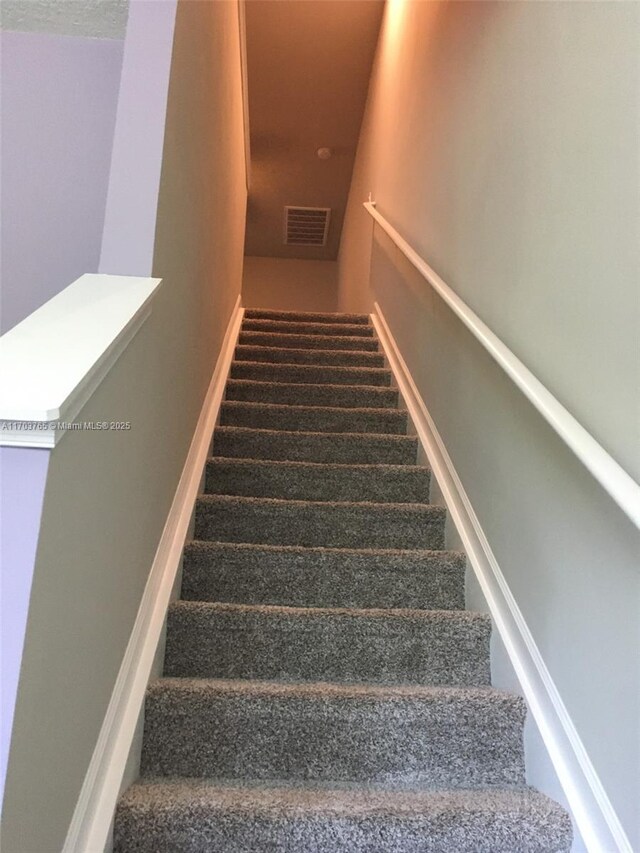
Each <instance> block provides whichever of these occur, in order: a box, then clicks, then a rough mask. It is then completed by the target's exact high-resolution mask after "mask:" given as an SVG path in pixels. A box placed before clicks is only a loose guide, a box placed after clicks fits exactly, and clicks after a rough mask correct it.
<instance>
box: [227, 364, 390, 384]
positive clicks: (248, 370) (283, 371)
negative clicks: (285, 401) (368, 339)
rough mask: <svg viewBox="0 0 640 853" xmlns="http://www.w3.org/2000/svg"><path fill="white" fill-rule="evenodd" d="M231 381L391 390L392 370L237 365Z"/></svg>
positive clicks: (290, 365)
mask: <svg viewBox="0 0 640 853" xmlns="http://www.w3.org/2000/svg"><path fill="white" fill-rule="evenodd" d="M230 375H231V379H253V380H255V381H257V382H286V383H289V384H291V383H294V384H297V383H301V384H308V385H314V384H321V385H378V386H384V387H389V386H390V385H391V373H390V372H389V371H388V370H381V369H379V368H365V367H312V366H309V365H303V364H301V365H296V364H260V363H258V362H253V361H234V362H233V364H232V365H231V374H230Z"/></svg>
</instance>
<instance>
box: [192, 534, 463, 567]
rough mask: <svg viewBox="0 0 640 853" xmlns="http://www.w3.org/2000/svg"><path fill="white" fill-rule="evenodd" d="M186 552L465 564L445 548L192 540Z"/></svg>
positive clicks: (460, 554)
mask: <svg viewBox="0 0 640 853" xmlns="http://www.w3.org/2000/svg"><path fill="white" fill-rule="evenodd" d="M186 548H187V550H207V549H211V550H214V549H226V548H233V549H238V548H239V549H246V550H247V551H253V552H260V551H273V552H283V553H292V554H294V553H302V554H313V553H316V554H318V555H323V554H345V555H348V554H353V555H357V556H367V555H369V556H373V557H375V556H380V557H389V558H391V557H406V558H410V559H411V560H419V559H421V558H422V559H426V558H434V557H437V558H442V559H448V560H451V561H453V562H455V563H457V564H460V565H464V564H465V563H466V559H467V558H466V555H465V554H464V552H462V551H453V550H448V549H445V548H440V549H438V548H331V547H327V546H324V545H271V544H269V543H265V544H260V543H258V544H256V543H254V542H217V541H216V540H213V539H197V538H196V539H192V540H191V541H190V542H189V543H188V544H187V545H186Z"/></svg>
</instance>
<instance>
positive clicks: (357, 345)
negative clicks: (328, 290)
mask: <svg viewBox="0 0 640 853" xmlns="http://www.w3.org/2000/svg"><path fill="white" fill-rule="evenodd" d="M238 343H239V344H242V345H246V346H260V347H277V348H279V349H290V348H291V349H323V350H341V351H342V350H365V351H367V352H378V341H377V339H376V338H362V337H347V336H345V335H339V336H335V335H281V334H274V333H273V332H243V331H242V330H241V331H240V337H239V338H238Z"/></svg>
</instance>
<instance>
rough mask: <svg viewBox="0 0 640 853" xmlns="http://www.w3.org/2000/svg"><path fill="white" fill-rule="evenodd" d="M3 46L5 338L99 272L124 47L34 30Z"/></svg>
mask: <svg viewBox="0 0 640 853" xmlns="http://www.w3.org/2000/svg"><path fill="white" fill-rule="evenodd" d="M67 5H73V4H67ZM22 7H24V8H25V9H30V8H31V4H29V3H24V2H23V3H22ZM2 11H3V23H4V17H5V11H6V10H5V9H4V4H3V10H2ZM16 25H17V23H16ZM0 40H1V42H2V50H1V56H2V60H1V65H0V71H1V75H0V77H1V84H0V99H1V102H2V130H1V138H0V143H1V145H2V232H1V240H2V244H1V252H2V293H1V294H0V312H1V313H0V332H6V331H8V329H10V328H12V327H13V326H15V325H16V323H19V322H20V321H21V320H23V319H24V318H25V317H26V316H27V315H29V314H31V313H32V312H33V311H35V310H36V308H39V307H40V305H42V304H43V302H46V301H47V300H48V299H50V298H51V297H52V296H54V295H55V294H56V293H59V291H60V290H62V289H63V288H64V287H66V286H67V285H68V284H71V282H72V281H74V280H75V279H76V278H78V277H79V276H81V275H82V274H83V273H86V272H97V271H98V261H99V259H100V244H101V240H102V227H103V222H104V213H105V204H106V199H107V184H108V180H109V166H110V162H111V148H112V144H113V131H114V125H115V118H116V105H117V102H118V87H119V84H120V71H121V67H122V50H123V41H122V39H121V38H120V39H111V38H89V37H79V36H75V37H70V36H62V35H51V34H44V33H33V32H2V33H0Z"/></svg>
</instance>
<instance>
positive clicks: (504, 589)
mask: <svg viewBox="0 0 640 853" xmlns="http://www.w3.org/2000/svg"><path fill="white" fill-rule="evenodd" d="M371 319H372V322H373V325H374V327H375V330H376V333H377V335H378V337H379V339H380V343H381V345H382V349H383V350H384V353H385V356H386V358H387V360H388V361H389V366H390V368H391V370H392V372H393V375H394V377H395V380H396V382H397V385H398V388H399V391H400V394H401V395H402V397H403V399H404V404H405V407H406V408H407V410H408V412H409V416H410V417H411V419H412V420H413V424H414V426H415V429H416V433H417V436H418V440H419V441H420V442H421V444H422V446H423V447H424V450H425V453H426V454H427V457H428V459H429V464H430V465H431V468H432V470H433V474H434V476H435V477H436V479H437V481H438V485H439V486H440V489H441V491H442V494H443V497H444V500H445V502H446V505H447V509H448V511H449V514H450V515H451V518H452V521H453V523H454V524H455V526H456V528H457V530H458V533H459V535H460V537H461V539H462V542H463V545H464V548H465V551H466V554H467V557H468V560H469V563H470V565H471V567H472V568H473V570H474V572H475V574H476V576H477V578H478V582H479V584H480V586H481V588H482V591H483V593H484V595H485V598H486V600H487V603H488V605H489V609H490V612H491V616H492V618H493V622H494V624H495V626H496V628H497V630H498V632H499V633H500V636H501V638H502V642H503V643H504V645H505V648H506V650H507V653H508V655H509V658H510V660H511V664H512V666H513V668H514V669H515V672H516V675H517V677H518V680H519V682H520V685H521V687H522V691H523V694H524V697H525V699H526V701H527V704H528V706H529V709H530V711H531V714H532V715H533V718H534V720H535V722H536V724H537V726H538V729H539V731H540V734H541V737H542V739H543V741H544V744H545V746H546V748H547V751H548V753H549V756H550V758H551V761H552V762H553V766H554V768H555V771H556V773H557V775H558V779H559V781H560V784H561V785H562V788H563V790H564V793H565V796H566V798H567V802H568V804H569V807H570V809H571V812H572V815H573V819H574V821H575V824H576V826H577V828H578V830H579V832H580V835H581V836H582V839H583V841H584V844H585V846H586V848H587V850H589V853H633V851H632V848H631V844H630V842H629V839H628V837H627V835H626V833H625V831H624V829H623V827H622V825H621V823H620V820H619V819H618V816H617V814H616V813H615V811H614V809H613V806H612V804H611V801H610V800H609V798H608V796H607V794H606V792H605V790H604V787H603V785H602V783H601V781H600V779H599V777H598V775H597V773H596V771H595V768H594V766H593V764H592V763H591V760H590V759H589V756H588V755H587V752H586V750H585V747H584V744H583V743H582V741H581V739H580V736H579V734H578V732H577V730H576V728H575V726H574V724H573V722H572V720H571V718H570V716H569V713H568V711H567V709H566V707H565V705H564V703H563V701H562V698H561V697H560V694H559V692H558V689H557V688H556V686H555V684H554V682H553V679H552V678H551V674H550V673H549V670H548V669H547V667H546V665H545V662H544V660H543V659H542V655H541V654H540V651H539V649H538V647H537V645H536V642H535V640H534V638H533V636H532V634H531V632H530V630H529V628H528V626H527V623H526V622H525V620H524V617H523V615H522V613H521V611H520V609H519V607H518V604H517V602H516V600H515V599H514V597H513V595H512V593H511V591H510V589H509V586H508V584H507V582H506V579H505V577H504V575H503V574H502V571H501V569H500V566H499V565H498V562H497V560H496V558H495V555H494V554H493V552H492V550H491V547H490V545H489V542H488V541H487V538H486V536H485V534H484V532H483V530H482V527H481V526H480V522H479V521H478V518H477V516H476V514H475V512H474V510H473V507H472V506H471V503H470V501H469V498H468V496H467V494H466V492H465V490H464V487H463V485H462V483H461V481H460V478H459V477H458V474H457V472H456V470H455V468H454V466H453V462H452V461H451V459H450V457H449V454H448V453H447V451H446V448H445V446H444V443H443V441H442V438H441V437H440V435H439V433H438V430H437V428H436V425H435V423H434V422H433V419H432V418H431V415H430V414H429V411H428V409H427V406H426V405H425V402H424V400H423V399H422V397H421V396H420V392H419V391H418V388H417V386H416V384H415V382H414V381H413V379H412V377H411V373H410V372H409V368H408V367H407V365H406V363H405V362H404V360H403V358H402V356H401V354H400V351H399V349H398V346H397V344H396V342H395V340H394V338H393V335H392V334H391V331H390V330H389V326H388V325H387V323H386V320H385V318H384V315H383V314H382V311H381V309H380V306H379V305H378V303H375V313H374V314H372V315H371Z"/></svg>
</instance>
